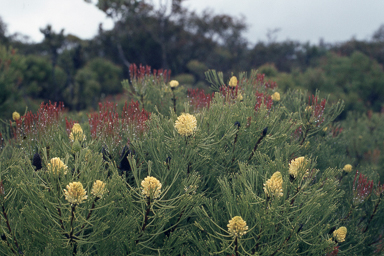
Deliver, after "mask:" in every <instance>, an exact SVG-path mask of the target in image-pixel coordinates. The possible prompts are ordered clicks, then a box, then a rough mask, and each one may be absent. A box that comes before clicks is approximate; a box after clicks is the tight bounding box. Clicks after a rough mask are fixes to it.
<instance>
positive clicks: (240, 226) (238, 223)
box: [227, 216, 248, 237]
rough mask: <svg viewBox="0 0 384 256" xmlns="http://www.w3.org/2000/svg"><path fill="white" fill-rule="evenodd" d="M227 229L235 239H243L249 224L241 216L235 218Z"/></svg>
mask: <svg viewBox="0 0 384 256" xmlns="http://www.w3.org/2000/svg"><path fill="white" fill-rule="evenodd" d="M227 227H228V232H229V233H230V234H231V236H234V237H242V236H243V235H245V234H246V233H247V230H248V226H247V223H246V222H245V221H244V220H243V219H242V218H241V217H240V216H235V217H233V218H232V219H231V220H230V221H229V224H228V225H227Z"/></svg>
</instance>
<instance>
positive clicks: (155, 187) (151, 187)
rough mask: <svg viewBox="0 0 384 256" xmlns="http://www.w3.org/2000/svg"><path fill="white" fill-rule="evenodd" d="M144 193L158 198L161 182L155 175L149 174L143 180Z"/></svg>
mask: <svg viewBox="0 0 384 256" xmlns="http://www.w3.org/2000/svg"><path fill="white" fill-rule="evenodd" d="M141 186H142V187H143V191H142V194H143V195H145V196H147V197H151V196H152V198H158V197H159V196H160V193H161V183H160V181H159V180H158V179H156V178H155V177H151V176H147V177H146V178H145V179H144V180H143V181H142V182H141Z"/></svg>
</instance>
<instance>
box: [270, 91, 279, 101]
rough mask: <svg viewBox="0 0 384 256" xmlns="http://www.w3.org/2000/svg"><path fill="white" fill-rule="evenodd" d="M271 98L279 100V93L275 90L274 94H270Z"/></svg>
mask: <svg viewBox="0 0 384 256" xmlns="http://www.w3.org/2000/svg"><path fill="white" fill-rule="evenodd" d="M271 98H272V100H273V101H280V93H278V92H275V93H274V94H272V96H271Z"/></svg>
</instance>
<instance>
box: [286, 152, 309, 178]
mask: <svg viewBox="0 0 384 256" xmlns="http://www.w3.org/2000/svg"><path fill="white" fill-rule="evenodd" d="M306 165H307V161H306V160H305V158H304V157H303V156H301V157H298V158H296V159H295V160H292V161H291V163H290V164H289V170H288V173H289V174H290V175H291V176H292V177H293V178H296V177H297V176H298V175H299V171H300V170H303V169H304V168H305V166H306Z"/></svg>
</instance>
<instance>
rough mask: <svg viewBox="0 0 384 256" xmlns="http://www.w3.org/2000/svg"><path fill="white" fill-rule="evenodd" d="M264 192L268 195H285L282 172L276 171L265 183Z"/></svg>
mask: <svg viewBox="0 0 384 256" xmlns="http://www.w3.org/2000/svg"><path fill="white" fill-rule="evenodd" d="M264 192H265V194H267V196H268V197H272V196H276V197H279V196H283V176H281V173H280V172H275V173H274V174H273V175H272V177H271V178H270V179H269V180H267V181H266V182H265V184H264Z"/></svg>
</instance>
